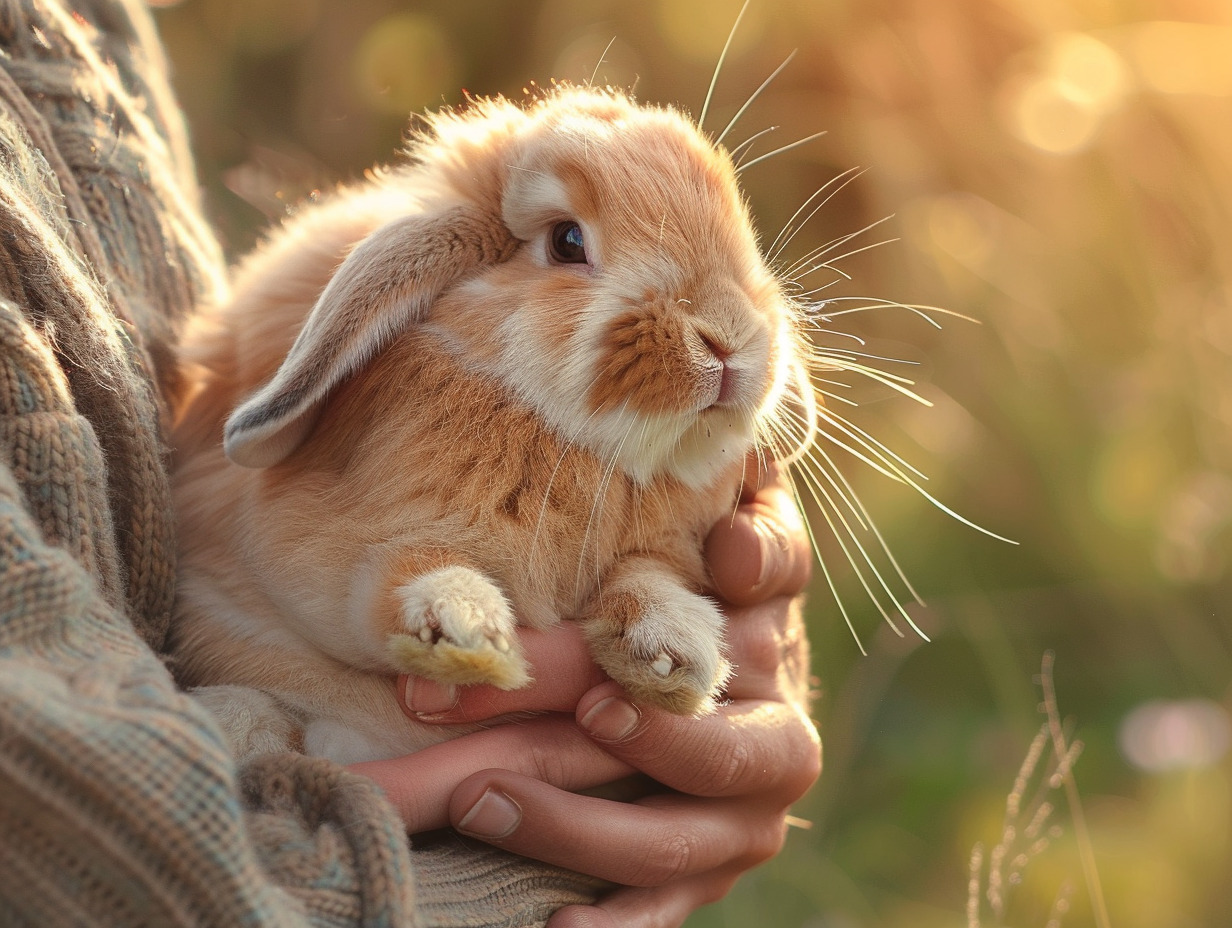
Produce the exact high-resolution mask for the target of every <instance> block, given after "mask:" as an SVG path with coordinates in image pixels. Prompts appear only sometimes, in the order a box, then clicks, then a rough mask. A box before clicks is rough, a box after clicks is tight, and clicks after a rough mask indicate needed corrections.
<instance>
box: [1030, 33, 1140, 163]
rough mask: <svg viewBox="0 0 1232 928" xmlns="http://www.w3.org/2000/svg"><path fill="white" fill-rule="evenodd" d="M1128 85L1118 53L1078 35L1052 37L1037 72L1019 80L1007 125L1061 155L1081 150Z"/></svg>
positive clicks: (1045, 149)
mask: <svg viewBox="0 0 1232 928" xmlns="http://www.w3.org/2000/svg"><path fill="white" fill-rule="evenodd" d="M1127 87H1128V77H1127V69H1126V67H1125V64H1124V62H1123V61H1122V60H1121V57H1120V56H1119V55H1118V54H1117V53H1116V52H1115V51H1113V50H1112V49H1111V48H1109V47H1108V46H1107V45H1105V44H1104V43H1103V42H1100V41H1099V40H1098V39H1094V38H1092V37H1091V36H1089V35H1084V34H1082V33H1064V34H1062V35H1059V36H1055V37H1053V39H1052V40H1051V42H1050V45H1049V48H1048V50H1047V53H1046V55H1045V56H1044V66H1043V69H1042V72H1041V73H1040V74H1038V75H1036V76H1035V77H1034V78H1032V79H1031V80H1029V81H1027V82H1026V83H1025V84H1023V85H1022V86H1021V87H1020V88H1019V90H1018V93H1017V96H1016V99H1015V100H1014V103H1013V107H1012V109H1013V115H1012V119H1013V124H1014V129H1015V131H1016V132H1017V133H1018V135H1019V136H1020V137H1021V138H1022V139H1023V140H1024V141H1026V142H1027V143H1028V144H1030V145H1033V146H1034V147H1036V148H1038V149H1040V150H1042V151H1047V152H1053V153H1056V154H1067V153H1070V152H1076V151H1080V150H1081V149H1083V148H1085V147H1086V146H1087V145H1088V144H1089V143H1090V142H1091V140H1092V139H1094V138H1095V135H1096V133H1097V132H1098V130H1099V128H1100V124H1101V123H1102V122H1103V119H1104V117H1105V116H1106V115H1107V114H1108V113H1110V112H1111V111H1112V110H1113V109H1115V108H1116V106H1117V105H1118V104H1119V103H1120V102H1121V100H1122V98H1123V97H1124V95H1125V92H1126V89H1127Z"/></svg>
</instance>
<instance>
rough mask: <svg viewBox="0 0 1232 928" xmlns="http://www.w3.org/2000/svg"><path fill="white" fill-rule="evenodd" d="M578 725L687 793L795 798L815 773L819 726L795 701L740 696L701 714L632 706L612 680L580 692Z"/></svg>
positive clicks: (630, 761) (818, 766) (635, 764)
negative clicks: (679, 713) (585, 692)
mask: <svg viewBox="0 0 1232 928" xmlns="http://www.w3.org/2000/svg"><path fill="white" fill-rule="evenodd" d="M577 719H578V725H579V726H580V727H581V728H582V730H583V731H585V732H587V733H588V734H589V735H590V736H591V737H592V738H594V739H595V740H596V741H598V742H599V743H600V744H601V745H603V747H604V749H605V750H607V751H610V752H611V753H612V754H613V755H615V756H616V757H619V758H620V759H621V760H623V761H625V762H626V763H628V764H629V765H630V766H632V767H636V768H637V769H638V770H640V771H642V772H643V773H645V774H647V775H648V776H650V777H652V778H654V779H655V780H658V781H659V782H660V783H662V784H664V785H665V786H667V787H669V788H671V789H675V790H679V791H680V792H683V793H688V794H690V795H693V796H715V797H718V796H743V795H762V796H775V797H777V798H778V799H779V801H781V802H782V804H783V806H787V805H788V804H790V803H792V802H794V801H795V800H796V799H798V798H800V796H802V795H803V794H804V792H805V790H807V789H808V788H809V787H810V786H811V785H812V784H813V782H814V781H815V780H816V779H817V777H818V776H819V774H820V773H821V742H820V739H819V738H818V736H817V730H816V728H814V727H813V724H812V722H811V721H810V720H809V719H808V718H807V717H806V716H805V714H804V711H803V709H802V708H800V707H798V706H797V705H796V704H794V703H788V702H780V701H777V700H740V701H738V702H732V703H730V704H729V705H726V706H722V707H721V708H720V709H719V711H718V712H716V713H714V714H712V715H707V716H702V717H701V718H682V717H681V716H678V715H673V714H671V713H669V712H665V711H664V710H662V709H658V708H655V707H654V706H647V705H640V706H639V705H635V704H634V703H632V702H631V701H630V700H629V698H628V696H627V695H626V694H625V693H624V691H623V690H622V689H620V687H619V686H617V685H616V684H615V683H610V682H609V683H604V684H601V685H599V686H597V687H595V688H594V689H593V690H591V691H590V692H588V693H587V694H586V695H585V696H583V697H582V701H581V702H580V703H579V704H578V708H577Z"/></svg>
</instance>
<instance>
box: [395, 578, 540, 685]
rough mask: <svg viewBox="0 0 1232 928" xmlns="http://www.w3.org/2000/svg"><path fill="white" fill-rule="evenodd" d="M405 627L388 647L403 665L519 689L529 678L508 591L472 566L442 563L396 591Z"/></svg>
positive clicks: (437, 676)
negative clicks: (437, 567) (447, 565)
mask: <svg viewBox="0 0 1232 928" xmlns="http://www.w3.org/2000/svg"><path fill="white" fill-rule="evenodd" d="M395 592H396V595H397V598H398V601H399V605H400V609H401V616H400V618H401V624H402V630H401V631H399V632H396V633H394V634H392V635H390V636H389V642H388V652H389V655H390V657H391V658H392V659H393V662H394V665H395V666H396V667H397V668H398V669H399V670H401V671H403V672H405V673H409V674H414V675H416V676H422V677H431V678H432V679H434V680H439V681H441V682H443V683H457V684H462V685H465V684H470V683H490V684H493V685H494V686H498V687H500V688H501V689H516V688H518V687H520V686H525V685H526V684H527V683H529V682H530V674H529V673H528V672H527V669H526V660H525V658H523V656H522V650H521V647H520V646H519V644H518V638H517V634H516V631H515V628H516V625H517V622H516V620H515V619H514V616H513V610H512V609H511V608H510V606H509V601H508V600H507V599H505V595H504V594H503V593H502V592H501V591H500V590H499V589H498V588H497V587H496V585H495V584H494V583H492V581H491V580H489V579H488V578H487V577H485V576H483V574H480V573H478V572H477V571H474V570H471V569H470V568H468V567H456V566H454V567H441V568H439V569H437V570H433V571H431V572H429V573H426V574H424V575H422V576H420V577H416V578H415V579H414V580H410V581H408V582H407V583H404V584H402V585H401V586H399V587H398V588H397V590H396V591H395Z"/></svg>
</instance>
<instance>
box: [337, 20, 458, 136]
mask: <svg viewBox="0 0 1232 928" xmlns="http://www.w3.org/2000/svg"><path fill="white" fill-rule="evenodd" d="M354 75H355V84H356V89H357V90H358V91H359V94H360V97H361V99H362V100H363V101H364V103H365V104H366V105H367V106H368V107H369V108H370V109H373V110H376V111H377V112H383V113H393V114H400V115H404V114H406V113H407V112H409V111H411V110H416V109H420V108H422V107H424V106H425V105H428V104H431V103H439V102H440V99H441V94H442V93H444V92H446V91H447V90H450V89H453V88H454V85H455V84H456V83H457V78H456V76H455V75H456V64H455V55H454V52H453V49H452V47H451V45H450V43H449V40H448V38H447V37H446V35H445V33H444V31H443V30H442V29H441V27H440V26H439V25H438V24H437V22H436V20H434V19H432V18H431V17H429V16H424V15H421V14H418V13H396V14H393V15H391V16H386V17H385V18H384V19H382V20H380V21H379V22H377V23H376V24H375V25H374V26H373V27H372V28H371V29H369V30H368V32H367V34H366V35H365V36H364V38H363V40H362V41H361V42H360V44H359V49H358V51H357V53H356V56H355V71H354Z"/></svg>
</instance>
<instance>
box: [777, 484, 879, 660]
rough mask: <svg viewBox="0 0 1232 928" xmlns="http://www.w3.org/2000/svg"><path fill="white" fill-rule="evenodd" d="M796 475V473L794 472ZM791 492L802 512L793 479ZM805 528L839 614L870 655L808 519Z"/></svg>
mask: <svg viewBox="0 0 1232 928" xmlns="http://www.w3.org/2000/svg"><path fill="white" fill-rule="evenodd" d="M793 477H794V474H793ZM791 492H792V495H793V496H795V498H796V508H798V509H799V510H800V511H801V512H803V511H804V506H803V505H802V504H801V500H800V489H799V487H798V486H797V485H796V481H795V480H794V479H793V480H792V481H791ZM803 522H804V529H805V531H806V532H808V536H809V545H810V546H811V547H812V549H813V551H814V553H815V554H816V556H817V557H816V559H817V566H818V567H820V568H821V575H822V577H824V578H825V581H826V586H827V587H829V589H830V595H831V596H832V597H833V598H834V602H835V604H836V605H837V606H838V611H839V614H840V615H842V617H843V621H844V622H845V623H846V624H847V630H848V631H850V632H851V637H852V638H853V639H854V640H855V643H856V647H857V648H859V649H860V653H861V654H862V655H864V656H865V657H868V651H867V650H865V648H864V642H862V641H861V640H860V636H859V634H857V632H856V627H855V625H853V624H852V621H851V616H850V615H849V614H848V612H847V607H846V606H844V605H843V598H842V597H841V596H839V594H838V588H837V587H835V585H834V577H833V576H832V575H831V574H830V568H829V567H828V566H827V564H826V561H825V558H823V557H822V556H821V547H820V546H819V545H818V544H817V536H816V535H814V534H813V526H812V525H810V524H809V520H808V519H804V520H803Z"/></svg>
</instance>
